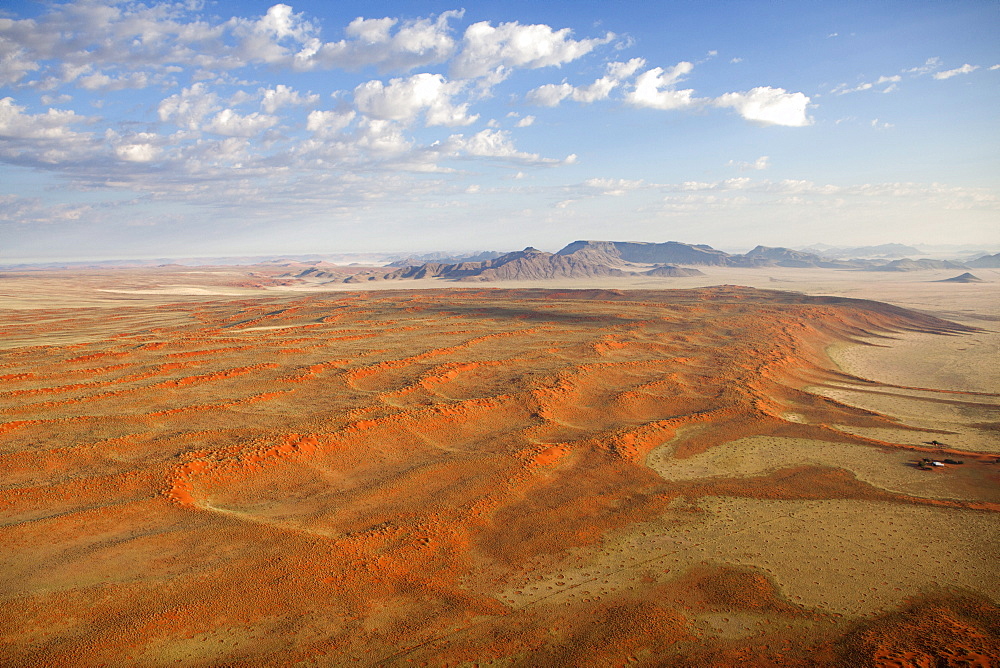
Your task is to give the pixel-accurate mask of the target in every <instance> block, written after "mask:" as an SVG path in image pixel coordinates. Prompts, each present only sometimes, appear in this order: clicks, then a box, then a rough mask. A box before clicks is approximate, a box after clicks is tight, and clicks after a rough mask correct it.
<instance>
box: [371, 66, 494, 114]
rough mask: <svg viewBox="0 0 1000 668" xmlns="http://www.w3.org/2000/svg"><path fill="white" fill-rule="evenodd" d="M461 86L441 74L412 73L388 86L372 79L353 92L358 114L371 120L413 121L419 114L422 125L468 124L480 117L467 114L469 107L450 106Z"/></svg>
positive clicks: (460, 105) (466, 105) (464, 105)
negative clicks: (422, 118) (364, 115)
mask: <svg viewBox="0 0 1000 668" xmlns="http://www.w3.org/2000/svg"><path fill="white" fill-rule="evenodd" d="M461 88H462V84H461V83H458V82H448V81H446V80H445V78H444V77H443V76H442V75H440V74H428V73H423V74H415V75H413V76H411V77H409V78H406V79H391V80H390V81H389V84H388V85H386V84H383V83H382V82H381V81H378V80H373V81H369V82H367V83H363V84H361V85H360V86H358V87H357V88H355V89H354V104H355V105H356V106H357V108H358V111H360V112H362V113H364V114H367V115H368V116H371V117H373V118H379V119H383V120H394V121H402V122H404V123H409V122H412V121H413V120H414V119H415V118H416V117H417V115H418V114H420V113H421V112H423V113H424V115H425V124H426V125H428V126H434V125H446V126H457V125H469V124H470V123H472V122H474V121H475V120H476V119H477V118H479V115H478V114H476V115H473V116H470V115H469V105H468V103H465V104H458V105H456V104H453V103H452V101H451V98H452V95H454V94H455V93H457V92H458V91H460V90H461Z"/></svg>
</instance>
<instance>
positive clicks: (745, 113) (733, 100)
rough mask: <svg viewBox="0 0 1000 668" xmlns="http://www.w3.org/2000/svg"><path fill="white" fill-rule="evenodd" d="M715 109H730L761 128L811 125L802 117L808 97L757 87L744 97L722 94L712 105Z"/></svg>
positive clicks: (744, 94) (807, 105) (810, 122)
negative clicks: (765, 126) (762, 126)
mask: <svg viewBox="0 0 1000 668" xmlns="http://www.w3.org/2000/svg"><path fill="white" fill-rule="evenodd" d="M713 104H715V105H716V106H718V107H731V108H733V109H735V110H736V111H737V113H739V114H740V116H742V117H743V118H745V119H747V120H748V121H752V122H754V123H759V124H761V125H785V126H789V127H803V126H806V125H811V124H812V118H810V117H809V115H808V114H807V113H806V111H807V109H808V107H809V97H808V96H806V95H805V94H803V93H789V92H787V91H786V90H785V89H784V88H771V87H770V86H758V87H757V88H754V89H751V90H749V91H747V92H745V93H726V94H725V95H721V96H719V97H718V98H716V99H715V100H714V101H713Z"/></svg>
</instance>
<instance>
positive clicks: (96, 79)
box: [78, 72, 152, 92]
mask: <svg viewBox="0 0 1000 668" xmlns="http://www.w3.org/2000/svg"><path fill="white" fill-rule="evenodd" d="M78 83H79V86H80V88H83V89H85V90H99V91H105V92H108V91H115V90H125V89H127V88H146V87H147V86H149V85H150V84H151V83H152V78H151V77H150V76H149V75H148V74H147V73H146V72H129V73H127V74H123V75H121V76H118V77H110V76H108V75H107V74H104V73H103V72H95V73H93V74H88V75H86V76H82V77H80V79H79V82H78Z"/></svg>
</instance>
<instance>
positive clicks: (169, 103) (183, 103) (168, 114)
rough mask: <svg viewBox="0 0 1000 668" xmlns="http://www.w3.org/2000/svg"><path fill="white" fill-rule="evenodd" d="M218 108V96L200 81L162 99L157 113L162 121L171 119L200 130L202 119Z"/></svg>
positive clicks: (180, 125)
mask: <svg viewBox="0 0 1000 668" xmlns="http://www.w3.org/2000/svg"><path fill="white" fill-rule="evenodd" d="M218 109H219V103H218V96H217V95H216V94H215V93H213V92H211V91H210V90H209V89H208V86H207V85H206V84H204V83H201V82H199V83H196V84H194V85H192V86H191V87H190V88H184V89H182V90H181V92H180V93H175V94H174V95H171V96H170V97H168V98H166V99H164V100H163V101H161V102H160V104H159V106H158V107H157V114H158V115H159V117H160V120H161V121H170V122H172V123H174V124H175V125H177V126H178V127H182V128H187V129H188V130H198V129H200V128H201V124H202V120H203V119H204V118H205V117H206V116H208V115H209V114H212V113H214V112H215V111H217V110H218Z"/></svg>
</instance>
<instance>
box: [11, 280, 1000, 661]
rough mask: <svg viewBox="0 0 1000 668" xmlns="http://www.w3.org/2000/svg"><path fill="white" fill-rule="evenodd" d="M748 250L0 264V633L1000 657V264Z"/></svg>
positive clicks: (335, 649) (238, 652)
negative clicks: (835, 260)
mask: <svg viewBox="0 0 1000 668" xmlns="http://www.w3.org/2000/svg"><path fill="white" fill-rule="evenodd" d="M728 271H730V272H734V273H730V274H725V273H724V270H721V269H718V270H717V269H714V268H713V269H712V270H711V271H710V270H708V269H706V272H708V274H709V275H708V276H705V277H697V278H681V279H677V280H676V281H674V280H672V279H671V280H669V281H660V282H652V283H647V282H643V284H642V285H637V284H635V283H632V284H628V283H621V282H616V281H615V280H614V279H608V280H606V281H604V282H601V283H595V284H593V285H591V286H590V287H587V288H586V289H571V287H572V286H570V285H565V284H555V285H551V284H550V287H544V286H539V285H532V286H527V285H520V286H502V285H501V286H500V287H498V288H483V287H481V286H479V285H477V286H476V287H474V288H468V287H462V288H454V287H447V286H448V284H443V283H440V282H438V283H434V284H432V285H429V286H425V288H426V289H419V290H417V289H399V288H402V287H405V286H406V284H403V283H394V284H393V285H392V286H391V289H388V288H386V287H384V286H380V289H378V290H367V291H357V290H355V291H347V290H338V291H314V292H307V291H302V290H284V291H283V290H281V289H280V286H279V287H277V288H272V287H271V286H268V285H266V282H265V284H262V283H260V282H258V283H257V284H253V285H251V283H252V282H248V280H249V279H246V277H245V276H243V275H241V274H240V272H239V271H236V270H233V269H232V268H230V269H228V270H226V271H222V270H219V271H205V272H202V273H203V274H204V276H198V275H197V274H198V272H186V274H185V275H184V278H183V280H184V284H183V286H182V287H183V289H184V291H183V292H178V290H179V288H177V287H176V285H175V282H176V280H177V277H178V276H179V275H180V273H181V272H178V271H176V270H170V271H162V272H159V273H158V272H157V271H156V270H135V271H120V272H114V271H103V272H102V271H94V272H89V273H88V272H79V273H78V274H73V273H71V272H57V271H52V272H22V273H16V274H9V275H6V276H3V277H0V307H2V309H3V310H2V311H0V313H2V321H0V381H2V385H0V471H2V477H0V484H2V494H0V563H2V566H0V601H2V606H0V622H2V624H0V664H2V665H11V666H15V665H17V666H32V665H39V666H42V665H53V666H90V665H101V664H106V665H140V666H166V665H185V666H198V665H205V666H210V665H225V666H241V665H247V666H249V665H282V666H284V665H319V666H325V665H336V666H341V665H362V666H371V665H385V666H404V665H431V666H446V665H447V666H459V665H462V666H473V665H479V666H489V665H493V666H617V665H640V666H720V667H721V666H732V665H737V664H744V665H748V666H817V665H819V666H823V665H831V666H838V665H839V666H938V665H945V666H988V665H995V662H997V661H998V660H1000V659H998V657H1000V607H998V600H997V592H1000V576H998V574H997V569H996V565H997V556H998V554H997V552H998V545H1000V541H998V538H1000V531H998V527H1000V514H998V511H1000V486H998V482H1000V464H997V463H996V462H997V459H998V457H1000V438H998V436H997V434H998V433H1000V432H998V427H1000V417H998V416H1000V373H997V366H996V365H997V361H996V360H997V359H1000V356H998V352H1000V334H997V332H996V329H997V322H998V321H1000V320H998V316H1000V314H998V313H997V312H996V310H997V308H1000V307H998V306H997V304H998V301H997V300H996V296H997V292H996V289H995V288H994V287H993V285H992V284H984V285H948V284H944V285H942V284H934V285H929V284H927V283H920V284H917V283H915V282H914V283H912V284H911V285H909V287H907V286H906V285H903V284H902V283H898V284H897V283H892V284H890V283H887V282H883V283H881V284H878V285H875V284H872V283H869V284H865V285H860V284H858V283H850V284H848V282H847V279H843V278H842V276H843V274H834V273H833V272H828V273H809V272H808V271H805V270H790V271H791V273H788V272H789V270H774V271H772V270H771V269H768V270H767V271H768V272H770V276H769V277H768V275H767V274H760V273H758V274H756V275H755V276H756V277H755V278H754V279H753V280H754V281H757V282H758V284H759V285H765V284H764V283H763V282H762V281H765V280H770V281H771V283H770V287H780V288H783V289H787V290H802V291H805V292H812V293H826V294H837V293H838V292H839V293H840V294H850V295H852V296H863V297H869V298H870V297H873V296H879V297H881V298H882V299H884V300H887V301H891V302H893V304H887V303H883V302H877V301H868V300H866V299H849V298H846V297H843V296H820V295H818V294H813V295H807V294H802V293H801V292H790V291H778V290H764V289H759V288H755V287H736V286H733V285H718V284H716V285H712V283H713V282H715V283H718V282H724V281H720V280H719V277H720V276H721V277H723V279H731V280H732V282H752V281H739V277H740V276H743V275H744V274H743V273H739V270H728ZM748 271H751V272H752V271H753V270H748ZM782 271H784V272H785V273H781V272H782ZM712 272H715V273H712ZM776 272H777V273H776ZM796 272H797V273H796ZM776 275H779V276H780V278H778V279H775V278H774V276H776ZM762 276H763V277H765V278H762ZM803 276H809V277H812V278H810V279H809V280H812V281H813V282H812V283H808V284H807V283H806V282H801V281H800V282H799V283H796V282H795V281H797V280H800V279H798V278H796V277H803ZM785 277H788V278H785ZM873 280H875V279H873ZM878 280H882V279H878ZM894 280H896V279H894ZM909 280H911V281H912V279H909ZM786 281H787V285H786ZM837 281H841V283H837ZM725 282H728V281H725ZM651 284H655V285H656V286H659V287H668V286H669V287H675V286H677V287H678V289H650V285H651ZM165 286H174V287H165ZM873 293H875V294H873ZM903 307H906V308H903ZM914 309H916V310H914ZM932 441H934V442H936V443H932ZM937 443H940V444H942V445H938V444H937ZM925 457H926V458H931V459H936V460H944V459H946V458H947V459H950V460H953V461H961V462H963V463H961V464H945V465H943V466H940V467H934V468H933V470H928V471H925V470H921V469H920V468H918V466H917V465H918V463H919V461H920V460H921V459H922V458H925ZM991 662H993V663H991Z"/></svg>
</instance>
